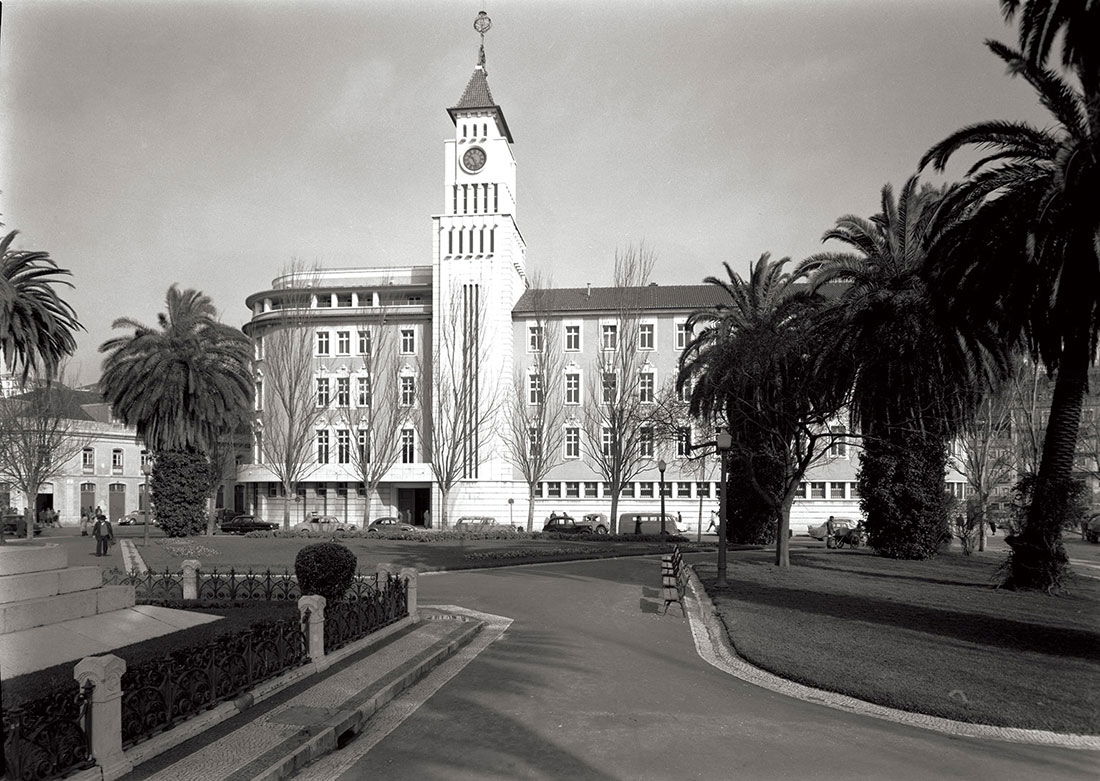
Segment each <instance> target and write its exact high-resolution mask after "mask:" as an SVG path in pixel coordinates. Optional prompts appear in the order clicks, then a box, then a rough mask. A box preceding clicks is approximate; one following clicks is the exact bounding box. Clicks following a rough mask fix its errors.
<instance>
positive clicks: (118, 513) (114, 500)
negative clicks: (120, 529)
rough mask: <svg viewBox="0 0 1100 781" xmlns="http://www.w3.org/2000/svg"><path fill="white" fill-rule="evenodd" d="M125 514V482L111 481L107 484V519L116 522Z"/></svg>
mask: <svg viewBox="0 0 1100 781" xmlns="http://www.w3.org/2000/svg"><path fill="white" fill-rule="evenodd" d="M125 514H126V484H125V483H111V484H110V485H109V486H107V520H109V521H110V522H111V523H117V522H118V519H119V518H121V517H122V516H124V515H125Z"/></svg>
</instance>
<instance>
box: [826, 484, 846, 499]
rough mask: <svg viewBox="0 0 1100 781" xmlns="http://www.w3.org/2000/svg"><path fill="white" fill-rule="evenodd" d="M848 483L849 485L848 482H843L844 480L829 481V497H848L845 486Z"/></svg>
mask: <svg viewBox="0 0 1100 781" xmlns="http://www.w3.org/2000/svg"><path fill="white" fill-rule="evenodd" d="M846 485H847V483H843V482H834V483H829V498H830V499H844V498H846V497H845V496H844V486H846Z"/></svg>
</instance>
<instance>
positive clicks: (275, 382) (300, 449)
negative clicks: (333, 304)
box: [252, 261, 326, 529]
mask: <svg viewBox="0 0 1100 781" xmlns="http://www.w3.org/2000/svg"><path fill="white" fill-rule="evenodd" d="M317 273H318V269H317V267H316V266H314V267H312V268H309V269H307V268H305V267H304V266H303V265H302V264H301V263H300V262H297V261H293V262H291V264H290V265H289V266H288V267H287V268H286V269H285V270H284V272H283V275H284V276H291V277H292V280H291V283H290V284H291V285H292V286H288V287H287V289H286V290H285V291H281V292H280V298H279V309H278V313H277V315H276V317H275V318H273V319H272V320H271V321H269V322H268V323H265V324H264V327H263V330H262V331H259V332H257V333H254V334H253V335H252V336H253V339H254V340H255V342H256V345H257V347H256V351H257V356H258V360H257V363H258V366H259V372H258V374H259V376H260V382H262V383H263V389H262V393H257V394H256V395H257V397H258V399H259V400H260V401H259V404H260V408H259V410H258V412H257V414H256V424H255V427H256V437H257V439H258V441H259V448H258V449H259V451H260V455H261V457H262V459H263V462H264V464H265V465H266V466H267V467H268V469H270V470H271V472H272V474H274V475H275V477H276V479H277V480H278V481H279V482H280V483H281V484H282V488H283V496H284V503H283V528H284V529H289V528H290V502H291V501H292V497H295V496H297V491H298V484H299V483H301V482H302V481H303V480H305V479H306V478H308V477H309V476H310V475H311V474H313V472H315V471H316V470H317V467H318V464H317V459H316V458H315V457H314V456H313V440H314V432H315V430H316V427H317V424H318V422H319V421H320V420H321V418H322V416H323V415H324V414H325V412H326V407H325V405H323V404H321V403H319V400H318V398H317V386H316V382H315V379H314V367H315V358H314V355H313V353H314V344H313V339H314V337H313V329H312V327H311V321H310V313H309V308H310V301H311V294H310V291H309V288H311V287H312V286H313V284H312V283H313V281H315V279H316V277H317ZM273 304H274V302H273Z"/></svg>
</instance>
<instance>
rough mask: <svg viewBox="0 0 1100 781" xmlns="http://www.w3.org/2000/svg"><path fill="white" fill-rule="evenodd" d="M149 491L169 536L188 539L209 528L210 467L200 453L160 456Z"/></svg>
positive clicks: (157, 459)
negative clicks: (207, 516) (207, 524)
mask: <svg viewBox="0 0 1100 781" xmlns="http://www.w3.org/2000/svg"><path fill="white" fill-rule="evenodd" d="M149 483H150V485H149V488H150V491H151V493H152V495H153V505H154V506H155V507H156V515H157V520H158V521H159V522H160V528H161V529H162V530H163V531H164V533H165V534H167V535H168V536H169V537H187V536H190V535H192V534H198V533H199V532H201V531H202V530H203V529H205V528H206V511H205V507H206V494H207V492H208V491H209V489H210V466H209V464H208V463H207V460H206V457H205V456H203V455H202V454H200V453H181V452H164V453H157V457H156V461H155V462H154V463H153V473H152V474H151V475H150V477H149Z"/></svg>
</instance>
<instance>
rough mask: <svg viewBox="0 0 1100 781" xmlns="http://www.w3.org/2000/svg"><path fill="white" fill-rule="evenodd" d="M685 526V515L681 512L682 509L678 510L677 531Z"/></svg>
mask: <svg viewBox="0 0 1100 781" xmlns="http://www.w3.org/2000/svg"><path fill="white" fill-rule="evenodd" d="M683 526H684V516H683V515H681V514H680V511H679V510H677V511H676V531H680V529H682V528H683Z"/></svg>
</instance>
